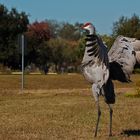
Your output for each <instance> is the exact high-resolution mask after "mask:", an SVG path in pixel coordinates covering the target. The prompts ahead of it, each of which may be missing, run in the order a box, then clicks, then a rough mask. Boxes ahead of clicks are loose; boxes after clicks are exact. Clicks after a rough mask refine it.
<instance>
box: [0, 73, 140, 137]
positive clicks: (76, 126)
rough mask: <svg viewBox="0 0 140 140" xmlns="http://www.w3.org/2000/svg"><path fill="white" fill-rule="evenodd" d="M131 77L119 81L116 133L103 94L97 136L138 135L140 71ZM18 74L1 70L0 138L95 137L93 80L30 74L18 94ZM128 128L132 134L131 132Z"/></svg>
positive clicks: (139, 123)
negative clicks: (123, 81) (125, 80)
mask: <svg viewBox="0 0 140 140" xmlns="http://www.w3.org/2000/svg"><path fill="white" fill-rule="evenodd" d="M132 80H133V81H134V82H133V83H130V84H121V83H118V82H115V90H116V92H117V93H116V104H115V105H114V107H113V109H114V114H113V137H111V138H108V128H109V112H108V106H107V105H106V104H105V102H104V99H103V98H102V97H101V100H100V104H101V110H102V116H101V122H100V124H99V132H98V137H97V138H96V139H97V140H98V139H99V140H100V139H101V140H106V139H109V140H123V139H124V140H125V139H126V140H135V139H136V140H137V139H140V134H138V135H137V133H140V107H139V105H140V98H134V97H127V96H125V95H124V94H125V93H126V92H129V93H131V92H132V94H134V93H136V89H137V88H139V86H140V75H133V76H132ZM20 86H21V77H20V76H19V75H0V140H93V139H94V138H93V135H94V129H95V122H96V117H97V112H96V107H95V102H94V98H93V97H92V93H91V90H90V85H89V84H88V83H87V82H86V81H85V80H84V78H83V77H82V76H81V75H78V74H75V75H46V76H45V75H26V77H25V93H24V94H20V90H19V89H20ZM127 133H129V134H130V136H129V137H128V136H127Z"/></svg>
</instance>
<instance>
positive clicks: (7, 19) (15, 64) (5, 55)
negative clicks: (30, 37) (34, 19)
mask: <svg viewBox="0 0 140 140" xmlns="http://www.w3.org/2000/svg"><path fill="white" fill-rule="evenodd" d="M0 21H1V22H0V63H2V64H3V65H5V66H8V67H11V68H12V69H16V68H19V59H20V58H19V48H18V47H19V46H18V45H17V37H18V34H21V33H23V32H25V31H26V30H27V24H28V23H29V20H28V16H27V15H26V14H25V13H24V12H21V13H19V12H18V11H17V10H16V9H15V8H13V9H11V11H8V10H7V8H6V7H5V6H4V5H0Z"/></svg>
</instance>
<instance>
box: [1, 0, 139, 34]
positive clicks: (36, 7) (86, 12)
mask: <svg viewBox="0 0 140 140" xmlns="http://www.w3.org/2000/svg"><path fill="white" fill-rule="evenodd" d="M0 4H4V5H5V6H6V7H7V8H8V10H10V9H11V8H16V9H17V10H18V12H21V11H24V12H25V13H26V14H28V15H29V20H30V23H32V22H34V21H36V20H38V21H43V20H45V19H49V20H57V21H58V22H69V23H71V24H74V23H76V22H79V23H85V22H92V23H93V25H94V26H95V27H96V30H97V31H98V32H99V33H100V34H108V35H109V34H111V33H112V28H113V23H114V22H116V21H118V20H119V18H120V17H121V16H125V17H128V18H130V17H131V16H133V14H134V13H135V14H136V15H137V16H140V0H0Z"/></svg>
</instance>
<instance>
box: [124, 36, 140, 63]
mask: <svg viewBox="0 0 140 140" xmlns="http://www.w3.org/2000/svg"><path fill="white" fill-rule="evenodd" d="M123 38H124V39H126V41H128V42H130V44H131V45H133V48H134V51H135V52H136V60H137V64H140V40H138V39H136V38H130V37H123Z"/></svg>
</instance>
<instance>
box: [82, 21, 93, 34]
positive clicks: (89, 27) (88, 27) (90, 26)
mask: <svg viewBox="0 0 140 140" xmlns="http://www.w3.org/2000/svg"><path fill="white" fill-rule="evenodd" d="M82 29H84V30H86V31H87V32H88V33H89V34H95V27H94V26H93V24H92V23H89V22H87V23H85V24H84V25H83V26H82Z"/></svg>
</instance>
